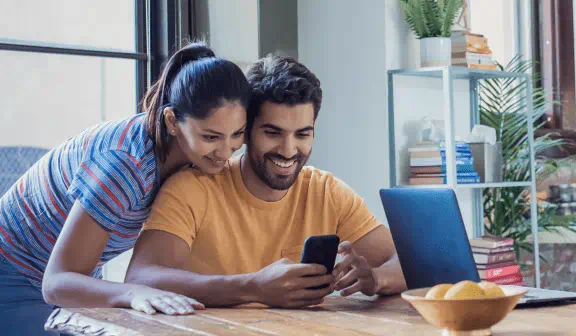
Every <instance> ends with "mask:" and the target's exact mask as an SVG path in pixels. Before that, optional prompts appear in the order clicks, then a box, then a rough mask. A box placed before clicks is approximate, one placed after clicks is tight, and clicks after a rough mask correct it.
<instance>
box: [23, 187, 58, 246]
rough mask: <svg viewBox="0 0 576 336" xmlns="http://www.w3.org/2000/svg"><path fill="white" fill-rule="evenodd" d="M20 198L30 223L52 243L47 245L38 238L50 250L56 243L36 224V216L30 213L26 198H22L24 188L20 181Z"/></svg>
mask: <svg viewBox="0 0 576 336" xmlns="http://www.w3.org/2000/svg"><path fill="white" fill-rule="evenodd" d="M19 189H20V190H19V191H20V199H21V200H22V205H24V209H25V210H26V213H27V214H28V219H30V220H31V221H32V223H34V226H36V229H37V230H38V232H40V233H42V234H43V235H44V237H46V239H48V241H49V242H50V243H51V244H52V246H47V245H46V244H44V242H42V240H41V239H40V242H41V243H42V245H44V247H46V248H47V249H48V251H51V250H52V248H53V246H54V244H56V241H55V240H54V239H53V238H52V237H50V236H49V235H47V234H46V233H45V232H44V231H43V230H42V228H41V227H40V224H38V221H36V217H35V216H34V214H33V213H32V210H30V207H29V206H28V202H26V199H25V198H24V192H23V191H24V188H23V185H22V182H20V188H19Z"/></svg>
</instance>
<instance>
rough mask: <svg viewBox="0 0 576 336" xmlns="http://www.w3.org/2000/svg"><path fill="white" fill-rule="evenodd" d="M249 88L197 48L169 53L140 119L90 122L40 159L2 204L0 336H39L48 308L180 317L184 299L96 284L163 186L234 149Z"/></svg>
mask: <svg viewBox="0 0 576 336" xmlns="http://www.w3.org/2000/svg"><path fill="white" fill-rule="evenodd" d="M250 93H251V90H250V86H249V84H248V82H247V80H246V77H245V75H244V73H243V72H242V70H241V69H240V68H239V67H238V66H236V65H235V64H234V63H232V62H230V61H227V60H224V59H221V58H217V57H216V56H215V55H214V53H213V52H212V50H211V49H210V48H208V46H206V45H205V44H204V43H191V44H189V45H187V46H185V47H183V48H181V49H180V50H178V51H177V52H176V53H175V54H174V55H172V57H170V59H169V61H168V62H167V63H166V66H165V68H164V70H163V72H162V75H161V76H160V78H159V79H158V81H157V82H156V83H155V84H154V85H153V86H152V87H151V88H150V90H149V91H148V92H147V94H146V96H145V98H144V100H143V104H142V107H143V113H140V114H138V115H135V116H130V117H128V118H124V119H120V120H113V121H109V122H104V123H101V124H97V125H94V126H92V127H90V128H88V129H86V130H84V131H82V132H80V133H79V134H77V135H76V136H73V137H71V138H69V139H68V140H67V141H65V142H64V143H62V144H60V145H58V146H57V147H56V148H55V149H54V150H52V151H50V152H48V153H47V154H46V155H45V156H44V157H43V158H41V159H40V160H39V162H38V163H37V164H35V165H34V166H33V167H32V168H30V169H29V170H28V171H27V172H26V173H25V174H24V175H23V176H22V178H21V179H19V180H18V182H17V183H16V184H14V185H13V186H12V187H11V188H10V189H9V190H8V191H7V192H6V194H5V195H4V196H2V198H0V279H1V281H0V324H2V326H3V331H2V335H40V334H42V333H43V331H42V327H43V325H44V322H45V321H46V318H47V317H48V315H49V314H50V312H51V309H52V307H53V306H59V307H78V306H81V307H126V308H133V309H136V310H139V311H142V312H145V313H148V314H152V313H155V312H156V311H160V312H163V313H166V314H189V313H191V312H193V311H194V309H201V308H202V307H203V306H202V305H201V304H199V303H198V302H196V301H195V300H194V299H192V298H188V297H185V296H181V295H177V294H173V293H169V292H166V291H162V290H158V289H153V288H149V287H146V286H141V285H134V284H125V283H113V282H107V281H101V280H100V278H101V268H102V266H103V265H104V264H105V263H107V262H108V261H110V260H111V259H113V258H115V257H116V256H118V255H119V254H121V253H123V252H125V251H127V250H129V249H131V248H132V247H133V245H134V243H135V241H136V239H137V237H138V235H139V232H140V231H141V228H142V224H143V223H144V222H145V221H146V220H147V217H148V215H149V211H150V207H151V205H152V204H153V202H154V200H155V198H156V193H157V191H158V190H159V188H160V186H161V185H162V183H163V181H164V180H166V179H167V178H168V176H170V175H171V174H172V172H174V171H176V170H178V169H179V168H181V167H183V166H185V165H189V164H192V165H195V166H196V167H197V168H198V169H199V170H201V171H204V172H205V173H208V174H216V173H219V172H220V171H221V170H222V169H223V166H224V165H223V164H222V163H223V161H225V160H228V159H229V158H230V157H231V156H232V153H233V152H234V151H235V150H237V149H238V148H239V147H240V146H241V144H242V134H243V132H244V127H245V125H246V108H247V105H248V100H249V98H250Z"/></svg>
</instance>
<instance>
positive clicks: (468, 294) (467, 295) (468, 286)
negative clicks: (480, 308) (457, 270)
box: [444, 280, 486, 300]
mask: <svg viewBox="0 0 576 336" xmlns="http://www.w3.org/2000/svg"><path fill="white" fill-rule="evenodd" d="M485 295H486V293H485V292H484V289H482V287H480V286H479V285H478V284H477V283H475V282H473V281H469V280H465V281H460V282H458V283H457V284H455V285H454V286H452V288H450V289H449V290H448V291H447V292H446V294H445V295H444V299H447V300H459V299H477V298H483V297H485Z"/></svg>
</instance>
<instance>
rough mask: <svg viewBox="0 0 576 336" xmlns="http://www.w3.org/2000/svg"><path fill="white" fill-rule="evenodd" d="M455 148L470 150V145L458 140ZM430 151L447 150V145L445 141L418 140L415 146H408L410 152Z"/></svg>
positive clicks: (457, 149)
mask: <svg viewBox="0 0 576 336" xmlns="http://www.w3.org/2000/svg"><path fill="white" fill-rule="evenodd" d="M454 148H455V149H456V151H463V150H465V151H468V152H470V145H469V144H467V143H465V142H457V143H456V144H455V145H454ZM428 151H446V146H445V145H444V143H432V142H418V143H417V144H416V146H415V147H410V148H408V153H413V152H428Z"/></svg>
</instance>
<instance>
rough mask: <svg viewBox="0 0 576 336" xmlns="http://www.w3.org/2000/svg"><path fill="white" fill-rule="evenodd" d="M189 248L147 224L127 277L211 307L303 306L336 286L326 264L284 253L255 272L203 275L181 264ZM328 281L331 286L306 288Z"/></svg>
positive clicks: (183, 242) (130, 280)
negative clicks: (297, 259) (301, 262)
mask: <svg viewBox="0 0 576 336" xmlns="http://www.w3.org/2000/svg"><path fill="white" fill-rule="evenodd" d="M189 253H190V248H189V247H188V244H187V243H186V242H185V241H184V240H183V239H181V238H179V237H177V236H176V235H173V234H171V233H167V232H163V231H160V230H145V231H143V232H142V234H141V236H140V237H139V238H138V241H137V242H136V245H135V247H134V254H133V256H132V260H131V261H130V266H129V267H128V271H127V274H126V281H127V282H131V283H137V284H141V285H147V286H150V287H155V288H159V289H165V290H168V289H169V291H172V292H175V293H179V294H183V295H186V296H188V297H192V298H195V299H196V300H198V301H200V302H201V303H203V304H205V305H206V306H212V307H218V306H234V305H239V304H244V303H250V302H258V303H263V304H266V305H270V306H279V307H301V306H308V305H315V304H319V303H320V302H321V301H322V298H323V297H324V296H326V295H328V294H330V292H331V291H332V290H333V286H332V285H333V282H334V277H333V276H332V275H322V274H325V273H326V269H325V268H324V267H323V266H320V265H299V264H293V263H290V262H289V261H288V260H284V259H283V260H280V261H278V262H276V263H274V264H272V265H269V266H268V267H266V268H264V269H262V270H260V271H259V272H256V273H249V274H240V275H202V274H197V273H193V272H189V271H186V270H182V269H181V268H182V266H183V265H184V263H185V261H186V260H187V258H188V256H189ZM306 275H321V276H314V277H305V276H306ZM324 284H331V286H330V287H329V288H326V289H321V290H308V289H306V288H309V287H314V286H320V285H324Z"/></svg>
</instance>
